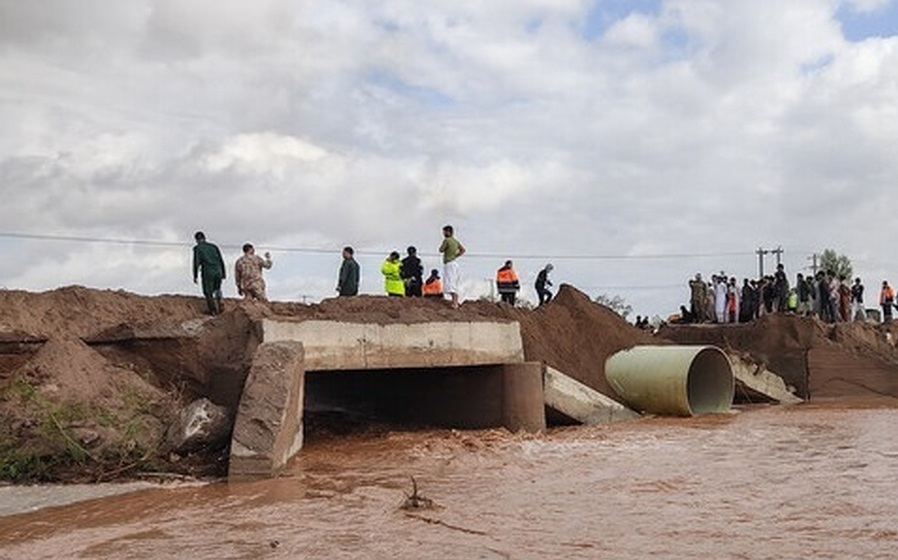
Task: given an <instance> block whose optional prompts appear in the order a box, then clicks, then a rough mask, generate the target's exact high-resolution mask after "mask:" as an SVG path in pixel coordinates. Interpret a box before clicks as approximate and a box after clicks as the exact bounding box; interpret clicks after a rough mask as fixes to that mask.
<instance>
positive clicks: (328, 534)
mask: <svg viewBox="0 0 898 560" xmlns="http://www.w3.org/2000/svg"><path fill="white" fill-rule="evenodd" d="M410 476H414V477H415V479H416V480H417V482H418V487H419V492H420V494H421V495H422V496H425V497H427V498H430V499H432V500H433V502H434V505H433V508H430V509H417V510H404V509H401V508H400V506H401V505H402V503H403V500H404V499H405V497H406V494H407V493H408V492H410V489H411V482H410V478H409V477H410ZM16 499H24V498H16ZM896 555H898V409H896V408H891V407H884V406H851V407H845V406H844V405H840V406H829V405H827V406H808V405H802V406H796V407H791V408H782V407H761V408H752V409H746V410H742V411H740V412H738V413H736V414H732V415H721V416H713V417H702V418H691V419H670V418H664V419H644V420H639V421H636V422H628V423H624V424H617V425H613V426H604V427H577V428H564V429H556V430H551V431H550V432H549V433H548V434H545V435H539V436H523V435H511V434H508V433H507V432H503V431H485V432H452V431H424V432H413V433H396V432H394V433H389V434H382V435H376V436H375V435H369V436H353V437H350V438H345V439H336V440H329V441H319V442H313V443H311V444H310V445H309V446H308V447H307V448H306V449H305V450H304V451H303V453H302V455H301V457H300V458H299V460H298V461H297V462H296V464H295V465H294V466H293V468H292V469H291V470H290V471H289V473H287V476H285V477H284V478H280V479H277V480H268V481H262V482H253V483H241V484H224V483H219V484H211V485H206V486H202V487H181V488H158V489H150V490H140V491H137V492H132V493H129V494H126V495H121V496H115V497H104V498H100V499H95V500H91V501H86V502H80V503H76V504H69V505H65V506H60V507H55V508H48V509H42V510H40V511H36V512H31V513H22V514H17V515H8V516H4V517H0V557H2V558H10V559H17V560H23V559H29V558H195V559H213V558H215V559H220V558H247V559H250V558H329V559H331V558H335V559H339V558H347V559H349V558H352V559H357V558H385V559H386V558H460V559H475V558H534V559H536V558H609V559H614V558H649V557H654V558H714V559H721V558H752V559H756V558H776V559H780V558H838V559H844V558H865V559H872V558H895V557H896Z"/></svg>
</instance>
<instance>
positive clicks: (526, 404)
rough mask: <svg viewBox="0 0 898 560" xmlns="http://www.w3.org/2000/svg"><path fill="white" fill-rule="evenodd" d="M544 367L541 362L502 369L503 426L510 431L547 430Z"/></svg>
mask: <svg viewBox="0 0 898 560" xmlns="http://www.w3.org/2000/svg"><path fill="white" fill-rule="evenodd" d="M543 367H544V366H543V364H542V363H539V362H525V363H521V364H505V365H503V366H501V368H502V377H503V389H502V391H503V394H502V425H503V426H505V427H506V428H508V429H509V430H511V431H513V432H516V431H518V430H524V431H526V432H539V431H541V430H545V429H546V409H545V396H544V393H543Z"/></svg>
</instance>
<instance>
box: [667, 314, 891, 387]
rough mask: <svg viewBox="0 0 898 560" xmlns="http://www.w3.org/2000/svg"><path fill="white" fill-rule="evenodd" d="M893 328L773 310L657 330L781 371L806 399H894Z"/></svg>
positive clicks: (675, 339) (678, 340)
mask: <svg viewBox="0 0 898 560" xmlns="http://www.w3.org/2000/svg"><path fill="white" fill-rule="evenodd" d="M892 328H894V327H893V325H880V324H875V323H866V322H854V323H836V324H826V323H823V322H821V321H819V320H817V319H815V318H811V317H798V316H795V315H791V314H772V315H765V316H763V317H761V318H760V319H758V320H756V321H754V322H752V323H749V324H745V325H670V326H666V327H664V328H662V329H661V330H660V331H659V332H658V335H657V336H658V337H659V338H663V339H665V340H668V341H671V342H675V343H678V344H714V345H716V346H719V347H721V348H724V349H727V350H732V351H734V352H737V353H740V354H743V355H746V356H748V357H750V358H751V360H752V361H754V362H756V363H760V364H764V365H765V366H767V367H768V368H769V369H770V370H771V371H773V372H775V373H777V374H778V375H780V376H781V377H783V378H784V379H785V380H786V382H787V383H788V384H789V385H791V386H792V387H794V388H795V390H796V394H798V395H799V396H801V397H802V398H804V399H806V400H817V399H838V398H868V399H870V398H883V399H887V400H893V399H898V350H896V347H895V345H894V343H893V341H894V340H896V339H895V338H894V337H893V335H892V334H891V329H892Z"/></svg>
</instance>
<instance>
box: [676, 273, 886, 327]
mask: <svg viewBox="0 0 898 560" xmlns="http://www.w3.org/2000/svg"><path fill="white" fill-rule="evenodd" d="M689 292H690V302H689V303H690V305H689V307H688V308H687V307H686V306H685V305H683V306H680V313H679V315H678V316H676V317H675V318H674V319H673V321H674V322H678V323H721V324H723V323H747V322H750V321H752V320H754V319H757V318H758V317H760V316H761V315H765V314H769V313H795V314H798V315H802V316H816V317H819V318H820V319H821V320H823V321H826V322H828V323H835V322H839V321H856V320H865V319H866V318H867V312H866V308H865V306H864V296H865V294H864V284H863V283H862V282H861V279H860V278H855V279H854V281H853V282H851V281H850V280H849V279H848V278H847V277H846V276H844V275H837V274H835V273H834V272H832V271H829V270H826V271H824V270H820V271H817V272H816V273H815V274H814V276H807V277H805V276H804V275H803V274H801V273H799V274H797V275H796V277H795V282H794V284H791V283H790V282H789V278H788V277H787V275H786V272H785V268H784V266H783V265H782V264H778V265H777V267H776V272H774V273H773V274H772V275H765V276H762V277H761V278H758V279H756V280H755V279H751V280H750V279H748V278H743V279H742V284H741V285H740V284H738V282H737V279H736V278H735V277H733V276H727V275H726V273H724V272H721V273H720V274H714V275H712V276H711V281H710V282H707V281H705V279H704V278H702V275H701V273H698V274H696V275H695V278H693V279H691V280H689ZM879 305H880V307H881V309H882V320H883V321H888V320H891V318H892V308H893V307H895V293H894V290H893V289H892V287H891V286H890V285H889V283H888V282H887V281H883V283H882V288H881V290H880V296H879Z"/></svg>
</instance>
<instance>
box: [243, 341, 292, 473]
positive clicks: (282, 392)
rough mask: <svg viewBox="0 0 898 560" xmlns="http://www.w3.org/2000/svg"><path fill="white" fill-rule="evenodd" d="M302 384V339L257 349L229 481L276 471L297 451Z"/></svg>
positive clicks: (244, 391) (248, 381) (246, 386)
mask: <svg viewBox="0 0 898 560" xmlns="http://www.w3.org/2000/svg"><path fill="white" fill-rule="evenodd" d="M304 383H305V368H304V364H303V346H302V344H301V343H299V342H272V343H264V344H260V345H259V347H258V348H256V352H255V353H254V354H253V361H252V366H251V368H250V372H249V375H248V376H247V378H246V384H245V385H244V388H243V395H242V397H241V398H240V404H239V406H238V407H237V416H236V420H235V422H234V433H233V436H232V438H231V457H230V463H229V466H228V479H229V480H240V479H252V478H263V477H269V476H272V475H275V474H277V472H278V471H280V470H281V469H283V468H284V466H286V464H287V462H288V461H289V460H290V459H292V458H293V456H294V455H296V453H298V452H299V450H300V448H302V407H303V390H304Z"/></svg>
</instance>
